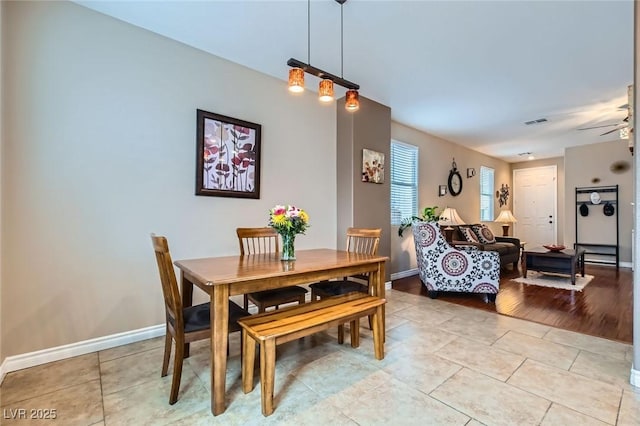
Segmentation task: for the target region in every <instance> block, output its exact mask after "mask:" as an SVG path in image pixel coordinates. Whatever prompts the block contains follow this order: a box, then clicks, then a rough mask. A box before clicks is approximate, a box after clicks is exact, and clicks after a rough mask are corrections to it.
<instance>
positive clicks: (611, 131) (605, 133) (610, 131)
mask: <svg viewBox="0 0 640 426" xmlns="http://www.w3.org/2000/svg"><path fill="white" fill-rule="evenodd" d="M619 129H621V127H620V128H618V127H616V128H615V129H613V130H609V131H608V132H604V133H603V134H601V135H600V136H604V135H608V134H609V133H613V132H615V131H616V130H619Z"/></svg>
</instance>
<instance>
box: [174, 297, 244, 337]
mask: <svg viewBox="0 0 640 426" xmlns="http://www.w3.org/2000/svg"><path fill="white" fill-rule="evenodd" d="M182 315H183V318H184V331H185V333H189V332H192V331H198V330H206V329H207V328H209V327H210V325H211V306H210V304H209V302H207V303H202V304H200V305H195V306H189V307H188V308H184V309H183V310H182ZM246 316H249V313H248V312H247V311H245V310H244V309H242V308H241V307H240V306H238V305H237V304H235V303H233V302H232V301H229V332H233V331H240V326H239V325H238V320H239V319H240V318H242V317H246ZM172 322H173V321H172Z"/></svg>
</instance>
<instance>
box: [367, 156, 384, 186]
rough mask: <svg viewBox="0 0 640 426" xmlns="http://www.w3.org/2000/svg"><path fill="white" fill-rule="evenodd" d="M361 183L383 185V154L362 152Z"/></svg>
mask: <svg viewBox="0 0 640 426" xmlns="http://www.w3.org/2000/svg"><path fill="white" fill-rule="evenodd" d="M362 182H369V183H384V153H382V152H378V151H373V150H371V149H366V148H365V149H363V150H362Z"/></svg>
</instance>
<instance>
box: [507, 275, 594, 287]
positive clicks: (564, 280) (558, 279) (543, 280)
mask: <svg viewBox="0 0 640 426" xmlns="http://www.w3.org/2000/svg"><path fill="white" fill-rule="evenodd" d="M592 279H593V275H587V274H585V276H584V277H582V276H580V275H579V274H576V284H575V285H572V284H571V279H570V278H569V277H568V276H566V275H556V274H549V273H546V272H545V273H542V272H537V271H527V278H523V277H520V278H514V279H512V280H511V281H515V282H517V283H523V284H530V285H538V286H542V287H553V288H561V289H564V290H577V291H582V289H583V288H585V286H586V285H587V284H589V283H590V282H591V280H592Z"/></svg>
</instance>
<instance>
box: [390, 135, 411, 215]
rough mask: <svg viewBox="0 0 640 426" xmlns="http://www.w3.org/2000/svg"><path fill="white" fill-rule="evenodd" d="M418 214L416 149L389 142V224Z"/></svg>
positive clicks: (407, 145) (400, 143)
mask: <svg viewBox="0 0 640 426" xmlns="http://www.w3.org/2000/svg"><path fill="white" fill-rule="evenodd" d="M417 212H418V147H416V146H413V145H409V144H405V143H402V142H397V141H391V224H392V225H399V224H400V222H401V221H402V219H403V218H406V217H410V216H413V215H415V214H416V213H417Z"/></svg>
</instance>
